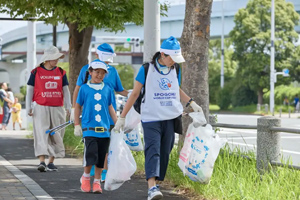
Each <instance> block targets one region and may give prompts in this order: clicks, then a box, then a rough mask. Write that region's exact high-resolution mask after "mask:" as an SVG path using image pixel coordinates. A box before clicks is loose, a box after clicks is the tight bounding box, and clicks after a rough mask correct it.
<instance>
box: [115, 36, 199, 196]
mask: <svg viewBox="0 0 300 200" xmlns="http://www.w3.org/2000/svg"><path fill="white" fill-rule="evenodd" d="M182 62H185V60H184V58H183V56H182V55H181V48H180V44H179V42H178V41H177V40H176V38H174V37H173V36H171V37H169V38H168V39H166V40H164V41H163V43H162V45H161V48H160V51H159V52H156V53H155V55H154V56H153V59H152V61H151V62H150V64H149V69H148V74H147V77H145V71H144V70H145V69H144V67H143V66H142V67H141V68H140V70H139V72H138V74H137V76H136V79H135V80H136V81H135V84H134V88H133V91H132V93H131V95H130V97H129V99H128V100H127V103H126V104H125V107H124V109H123V112H122V113H121V115H120V117H119V118H118V121H117V122H116V125H115V127H114V131H116V132H119V131H120V130H121V129H123V127H124V124H125V117H126V114H127V113H128V111H129V110H130V108H131V107H132V105H133V104H134V102H135V101H136V99H137V98H138V96H139V94H140V91H141V89H142V88H143V86H144V85H146V88H145V95H144V101H143V102H142V104H141V119H142V126H143V129H144V141H145V151H144V154H145V172H146V180H147V182H148V200H153V199H161V198H162V197H163V195H162V193H161V192H160V188H159V185H157V181H163V180H164V178H165V174H166V171H167V167H168V163H169V156H170V153H171V150H172V148H173V145H174V140H175V132H174V126H175V124H174V121H175V120H176V119H177V118H178V117H179V116H180V115H181V114H182V112H183V107H182V104H181V102H180V101H183V102H186V103H187V104H186V106H187V107H188V106H191V107H192V108H193V110H194V111H195V112H203V111H202V108H201V107H200V106H199V105H197V104H196V103H195V102H194V101H193V99H192V98H191V97H189V96H188V95H186V94H185V92H184V91H183V90H181V89H180V87H179V86H180V81H179V79H178V78H177V77H178V75H177V72H176V70H175V67H174V65H175V63H182ZM179 73H180V71H179ZM157 95H159V98H157V97H158V96H157ZM166 97H167V98H166ZM170 97H172V98H170Z"/></svg>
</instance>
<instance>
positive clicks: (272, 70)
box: [270, 0, 276, 114]
mask: <svg viewBox="0 0 300 200" xmlns="http://www.w3.org/2000/svg"><path fill="white" fill-rule="evenodd" d="M274 1H275V0H272V3H271V56H270V57H271V61H270V111H271V113H272V114H274V87H275V86H274V85H275V76H276V75H275V72H276V71H275V46H274V40H275V2H274Z"/></svg>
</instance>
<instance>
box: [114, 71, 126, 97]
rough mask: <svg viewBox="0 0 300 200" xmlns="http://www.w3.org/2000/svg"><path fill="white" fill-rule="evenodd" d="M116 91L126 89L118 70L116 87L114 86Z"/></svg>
mask: <svg viewBox="0 0 300 200" xmlns="http://www.w3.org/2000/svg"><path fill="white" fill-rule="evenodd" d="M114 89H115V91H116V92H122V91H123V90H124V88H123V85H122V82H121V79H120V76H119V74H118V72H117V70H116V88H114Z"/></svg>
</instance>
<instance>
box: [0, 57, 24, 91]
mask: <svg viewBox="0 0 300 200" xmlns="http://www.w3.org/2000/svg"><path fill="white" fill-rule="evenodd" d="M1 65H2V67H4V68H5V69H6V70H7V72H8V75H9V77H8V78H9V81H7V83H8V84H9V87H10V88H11V89H12V91H13V92H14V93H19V92H20V86H21V82H23V81H24V80H22V79H24V77H22V73H21V72H22V71H23V70H24V69H25V68H26V63H8V62H2V63H1Z"/></svg>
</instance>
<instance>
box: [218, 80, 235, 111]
mask: <svg viewBox="0 0 300 200" xmlns="http://www.w3.org/2000/svg"><path fill="white" fill-rule="evenodd" d="M231 95H232V87H231V84H226V85H225V86H224V88H222V89H220V90H219V93H218V97H217V104H218V106H219V107H220V109H221V110H227V109H228V108H229V106H230V104H231Z"/></svg>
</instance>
